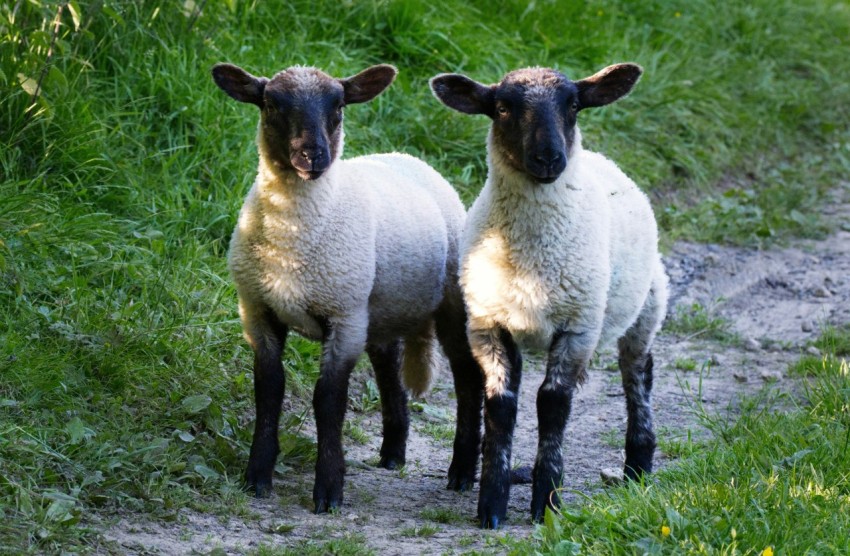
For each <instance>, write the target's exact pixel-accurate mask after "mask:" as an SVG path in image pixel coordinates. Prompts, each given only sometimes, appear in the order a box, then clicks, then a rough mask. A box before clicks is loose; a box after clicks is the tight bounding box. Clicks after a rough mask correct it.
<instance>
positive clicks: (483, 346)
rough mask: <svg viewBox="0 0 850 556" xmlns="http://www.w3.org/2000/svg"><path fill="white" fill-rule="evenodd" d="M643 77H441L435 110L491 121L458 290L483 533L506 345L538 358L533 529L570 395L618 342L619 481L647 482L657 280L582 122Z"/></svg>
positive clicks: (558, 458)
mask: <svg viewBox="0 0 850 556" xmlns="http://www.w3.org/2000/svg"><path fill="white" fill-rule="evenodd" d="M641 73H642V69H641V68H640V66H637V65H635V64H617V65H613V66H610V67H607V68H605V69H604V70H602V71H600V72H599V73H596V74H595V75H593V76H591V77H588V78H586V79H582V80H580V81H571V80H569V79H568V78H567V77H565V76H564V75H563V74H561V73H559V72H557V71H555V70H552V69H544V68H530V69H522V70H517V71H513V72H511V73H509V74H507V75H506V76H505V77H504V79H503V80H502V81H501V82H500V83H498V84H495V85H483V84H481V83H477V82H475V81H473V80H472V79H470V78H468V77H465V76H462V75H457V74H443V75H439V76H436V77H434V78H433V79H432V80H431V88H432V90H433V92H434V94H435V95H436V96H437V98H438V99H439V100H440V101H442V102H443V103H444V104H446V105H447V106H449V107H451V108H453V109H455V110H458V111H460V112H463V113H467V114H484V115H487V116H489V117H490V118H491V119H492V120H493V123H492V126H491V129H490V133H489V136H488V139H487V162H488V168H489V175H488V178H487V181H486V183H485V185H484V188H483V190H482V191H481V194H480V196H479V197H478V198H477V199H476V201H475V203H474V205H473V206H472V208H471V209H470V211H469V214H468V216H467V224H466V230H465V232H464V234H463V240H462V242H461V271H460V275H461V287H462V289H463V294H464V298H465V301H466V306H467V310H468V318H469V323H468V334H469V340H470V344H471V346H472V351H473V354H474V356H475V358H476V360H477V361H478V362H479V363H480V365H481V367H482V369H483V372H484V376H485V400H484V408H485V409H484V421H485V433H484V443H483V448H482V451H483V463H482V471H481V485H480V493H479V500H478V517H479V519H480V521H481V526H482V527H492V528H497V527H499V525H500V524H501V523H502V522H503V521H504V519H505V513H506V510H507V501H508V494H509V487H510V459H511V444H512V440H513V431H514V424H515V422H516V412H517V393H518V389H519V385H520V377H521V363H522V360H521V356H520V352H519V349H518V347H517V344H518V343H519V344H520V345H523V344H533V345H536V346H540V347H542V348H545V349H547V350H548V361H547V367H546V377H545V379H544V381H543V384H542V385H541V386H540V389H539V391H538V394H537V416H538V424H539V443H538V453H537V459H536V461H535V464H534V469H533V473H532V477H533V485H532V501H531V517H532V519H533V520H540V519H541V518H542V516H543V513H544V510H545V508H546V506H547V505H549V506H551V507H554V506H557V504H558V503H559V500H558V494H557V489H558V488H559V487H560V485H561V480H562V473H563V456H562V442H563V433H564V427H565V426H566V422H567V419H568V417H569V413H570V407H571V400H572V396H573V391H574V390H575V387H576V385H577V384H580V383H581V382H582V381H584V380H585V379H586V376H587V366H588V362H589V360H590V358H591V356H592V355H593V353H594V351H595V350H596V349H597V348H598V347H601V346H603V345H604V344H606V343H607V342H609V341H611V340H615V339H618V340H619V341H618V347H619V364H620V371H621V374H622V379H623V387H624V390H625V394H626V409H627V416H628V425H627V431H626V461H625V475H626V477H628V478H637V477H639V476H640V475H641V474H643V473H646V472H650V471H651V470H652V457H653V453H654V450H655V442H656V441H655V434H654V432H653V428H652V408H651V405H650V391H651V389H652V355H651V353H650V348H651V346H652V342H653V339H654V337H655V334H656V332H657V331H658V329H659V327H660V325H661V321H662V319H663V315H664V314H665V308H666V304H667V276H666V274H665V271H664V268H663V266H662V263H661V257H660V255H659V252H658V232H657V226H656V223H655V218H654V216H653V213H652V209H651V207H650V204H649V201H648V199H647V197H646V196H645V195H644V194H643V193H642V192H641V191H640V190H639V189H638V188H637V186H636V185H635V184H634V182H633V181H632V180H631V179H629V178H628V177H627V176H626V175H625V174H624V173H623V172H622V171H620V169H619V168H618V167H617V166H616V165H615V164H614V163H613V162H611V161H610V160H608V159H607V158H605V157H604V156H602V155H600V154H597V153H594V152H590V151H587V150H585V149H583V148H582V145H581V135H580V133H579V130H578V128H577V127H576V118H577V115H578V113H579V111H581V110H583V109H585V108H591V107H596V106H603V105H606V104H609V103H611V102H613V101H615V100H617V99H619V98H620V97H622V96H624V95H626V94H628V93H629V92H630V91H631V89H632V87H633V86H634V84H635V83H636V82H637V80H638V78H639V77H640V75H641Z"/></svg>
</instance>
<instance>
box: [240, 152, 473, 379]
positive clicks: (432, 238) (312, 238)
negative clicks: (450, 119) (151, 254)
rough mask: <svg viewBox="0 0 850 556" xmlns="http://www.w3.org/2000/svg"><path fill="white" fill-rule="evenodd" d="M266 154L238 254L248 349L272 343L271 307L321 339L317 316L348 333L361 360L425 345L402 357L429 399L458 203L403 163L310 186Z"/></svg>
mask: <svg viewBox="0 0 850 556" xmlns="http://www.w3.org/2000/svg"><path fill="white" fill-rule="evenodd" d="M259 146H260V164H259V170H258V174H257V178H256V180H255V182H254V184H253V186H252V187H251V190H250V191H249V193H248V195H247V198H246V199H245V203H244V205H243V207H242V210H241V212H240V215H239V220H238V224H237V226H236V230H235V231H234V234H233V237H232V240H231V244H230V253H229V266H230V270H231V274H232V276H233V279H234V281H235V282H236V287H237V290H238V293H239V307H240V316H241V318H242V322H243V328H244V331H245V336H246V339H247V340H248V342H249V343H251V344H252V345H253V344H254V343H255V342H256V341H258V338H257V337H256V336H257V335H258V334H268V332H267V331H266V330H264V329H263V327H262V324H261V323H262V313H261V311H263V310H264V307H270V308H271V309H272V310H273V311H274V312H275V314H276V315H277V316H278V318H279V319H280V320H281V321H282V322H284V323H285V324H287V325H288V326H290V327H291V328H293V329H294V330H296V331H297V332H299V333H301V334H302V335H304V336H306V337H308V338H312V339H316V340H320V339H322V338H321V336H322V329H321V327H320V323H319V322H317V321H316V320H315V318H314V316H315V315H321V316H322V317H323V318H328V319H330V320H331V321H333V322H335V323H339V324H340V326H344V327H345V330H346V331H347V333H351V335H352V338H351V341H352V342H357V345H355V346H354V347H352V349H357V347H359V348H360V349H362V348H363V347H365V342H366V340H367V336H368V340H369V341H370V342H382V341H387V340H389V339H393V338H397V337H399V336H411V337H415V338H423V339H422V341H420V342H419V344H422V345H417V346H416V347H415V349H411V353H410V354H408V355H409V356H410V357H407V356H406V357H405V359H406V360H405V372H404V374H405V383H406V385H407V386H408V387H409V388H410V389H411V390H412V391H413V393H414V394H416V395H419V394H421V393H422V392H423V391H425V390H426V389H427V388H428V386H429V385H430V383H431V381H432V378H433V376H432V373H433V371H434V370H435V369H434V365H431V364H430V363H431V362H432V361H433V360H434V359H435V355H434V349H435V346H434V343H435V342H434V338H433V326H432V324H431V319H432V318H433V313H434V311H435V310H436V309H437V306H438V305H439V303H440V301H441V300H442V298H443V295H444V287H445V279H446V274H447V266H448V267H449V268H454V265H456V264H457V263H456V260H457V259H456V257H457V243H458V241H459V234H460V231H461V229H462V227H463V220H464V209H463V205H462V204H461V202H460V199H459V198H458V196H457V193H456V192H455V191H454V189H453V188H452V187H451V186H450V185H449V184H448V182H446V181H445V180H444V179H443V178H442V177H441V176H440V175H439V174H438V173H437V172H436V171H435V170H434V169H432V168H431V167H430V166H428V165H427V164H426V163H424V162H422V161H421V160H419V159H416V158H414V157H411V156H408V155H405V154H381V155H370V156H362V157H357V158H353V159H349V160H337V161H335V162H334V163H333V164H331V166H330V168H329V169H328V170H327V172H326V173H325V174H324V175H322V176H321V177H320V178H318V179H316V180H313V181H304V180H301V179H300V178H298V177H296V176H295V175H294V174H293V173H284V172H280V171H278V170H277V169H275V168H273V167H271V166H270V165H269V163H268V162H267V158H266V157H265V156H263V145H262V141H260V145H259ZM340 147H341V146H340ZM340 151H341V148H340ZM423 331H424V332H423ZM411 343H416V342H411ZM407 359H412V360H411V361H408V360H407ZM414 360H415V361H419V364H418V365H417V364H415V362H414ZM411 365H412V366H411Z"/></svg>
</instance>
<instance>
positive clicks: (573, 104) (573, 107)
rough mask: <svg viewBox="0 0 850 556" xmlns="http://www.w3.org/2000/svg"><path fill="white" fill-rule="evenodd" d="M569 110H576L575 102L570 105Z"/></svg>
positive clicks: (576, 104)
mask: <svg viewBox="0 0 850 556" xmlns="http://www.w3.org/2000/svg"><path fill="white" fill-rule="evenodd" d="M570 110H572V111H573V112H575V111H576V110H578V103H577V102H576V101H573V103H572V104H571V105H570Z"/></svg>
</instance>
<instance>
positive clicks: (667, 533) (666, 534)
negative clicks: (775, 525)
mask: <svg viewBox="0 0 850 556" xmlns="http://www.w3.org/2000/svg"><path fill="white" fill-rule="evenodd" d="M661 536H662V537H669V536H670V528H669V527H667V526H666V525H662V526H661ZM768 556H773V554H769V555H768Z"/></svg>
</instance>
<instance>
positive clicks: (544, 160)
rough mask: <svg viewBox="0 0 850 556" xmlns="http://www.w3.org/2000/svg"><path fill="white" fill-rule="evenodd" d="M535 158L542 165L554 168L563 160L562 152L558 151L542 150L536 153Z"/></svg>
mask: <svg viewBox="0 0 850 556" xmlns="http://www.w3.org/2000/svg"><path fill="white" fill-rule="evenodd" d="M534 160H535V161H537V162H538V163H539V164H540V165H541V166H545V167H546V168H552V167H553V166H555V165H556V164H557V163H558V162H559V161H560V160H561V153H559V152H557V151H549V150H546V151H541V152H539V153H537V154H535V155H534Z"/></svg>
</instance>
